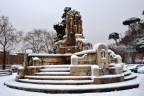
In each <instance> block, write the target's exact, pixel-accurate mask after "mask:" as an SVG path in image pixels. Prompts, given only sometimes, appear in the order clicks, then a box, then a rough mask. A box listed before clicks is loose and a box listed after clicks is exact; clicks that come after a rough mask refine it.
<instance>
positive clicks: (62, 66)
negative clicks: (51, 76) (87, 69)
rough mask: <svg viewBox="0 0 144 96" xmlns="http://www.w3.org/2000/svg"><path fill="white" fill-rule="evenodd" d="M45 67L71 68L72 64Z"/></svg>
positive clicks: (47, 66)
mask: <svg viewBox="0 0 144 96" xmlns="http://www.w3.org/2000/svg"><path fill="white" fill-rule="evenodd" d="M43 67H44V68H69V67H70V65H44V66H43Z"/></svg>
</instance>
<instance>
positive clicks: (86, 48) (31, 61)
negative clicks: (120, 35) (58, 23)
mask: <svg viewBox="0 0 144 96" xmlns="http://www.w3.org/2000/svg"><path fill="white" fill-rule="evenodd" d="M67 9H69V8H66V9H65V10H67ZM55 53H56V54H36V53H33V52H32V51H31V50H26V54H25V61H24V67H21V68H19V70H18V73H17V76H16V79H15V80H11V81H9V82H5V85H7V86H8V87H11V88H16V89H21V90H27V91H37V92H46V93H85V92H102V91H113V90H122V89H130V88H136V87H138V86H139V83H138V82H137V80H136V77H137V76H136V75H135V74H133V73H131V72H130V71H129V70H126V69H124V65H123V63H122V58H121V56H119V55H116V54H115V53H114V52H113V51H111V50H109V49H108V48H107V46H106V44H104V43H98V44H95V45H94V46H92V44H91V43H88V42H86V39H85V38H84V36H83V32H82V20H81V15H80V13H79V12H78V11H74V10H73V11H72V10H69V11H68V12H67V14H66V35H65V36H64V39H63V40H59V41H58V42H56V43H55Z"/></svg>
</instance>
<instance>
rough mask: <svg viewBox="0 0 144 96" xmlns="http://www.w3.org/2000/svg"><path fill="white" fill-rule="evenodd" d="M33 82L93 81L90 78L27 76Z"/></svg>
mask: <svg viewBox="0 0 144 96" xmlns="http://www.w3.org/2000/svg"><path fill="white" fill-rule="evenodd" d="M25 79H33V80H91V77H90V76H25Z"/></svg>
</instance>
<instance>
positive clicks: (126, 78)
mask: <svg viewBox="0 0 144 96" xmlns="http://www.w3.org/2000/svg"><path fill="white" fill-rule="evenodd" d="M136 77H137V75H136V74H135V73H132V74H131V75H129V76H125V77H124V80H125V81H126V80H130V79H134V78H136Z"/></svg>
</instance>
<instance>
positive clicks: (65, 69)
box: [40, 68, 70, 72]
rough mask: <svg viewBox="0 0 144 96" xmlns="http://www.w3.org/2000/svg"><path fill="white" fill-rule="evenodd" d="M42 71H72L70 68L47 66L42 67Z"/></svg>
mask: <svg viewBox="0 0 144 96" xmlns="http://www.w3.org/2000/svg"><path fill="white" fill-rule="evenodd" d="M40 71H41V72H54V71H55V72H61V71H63V72H67V71H70V69H68V68H45V69H40Z"/></svg>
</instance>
